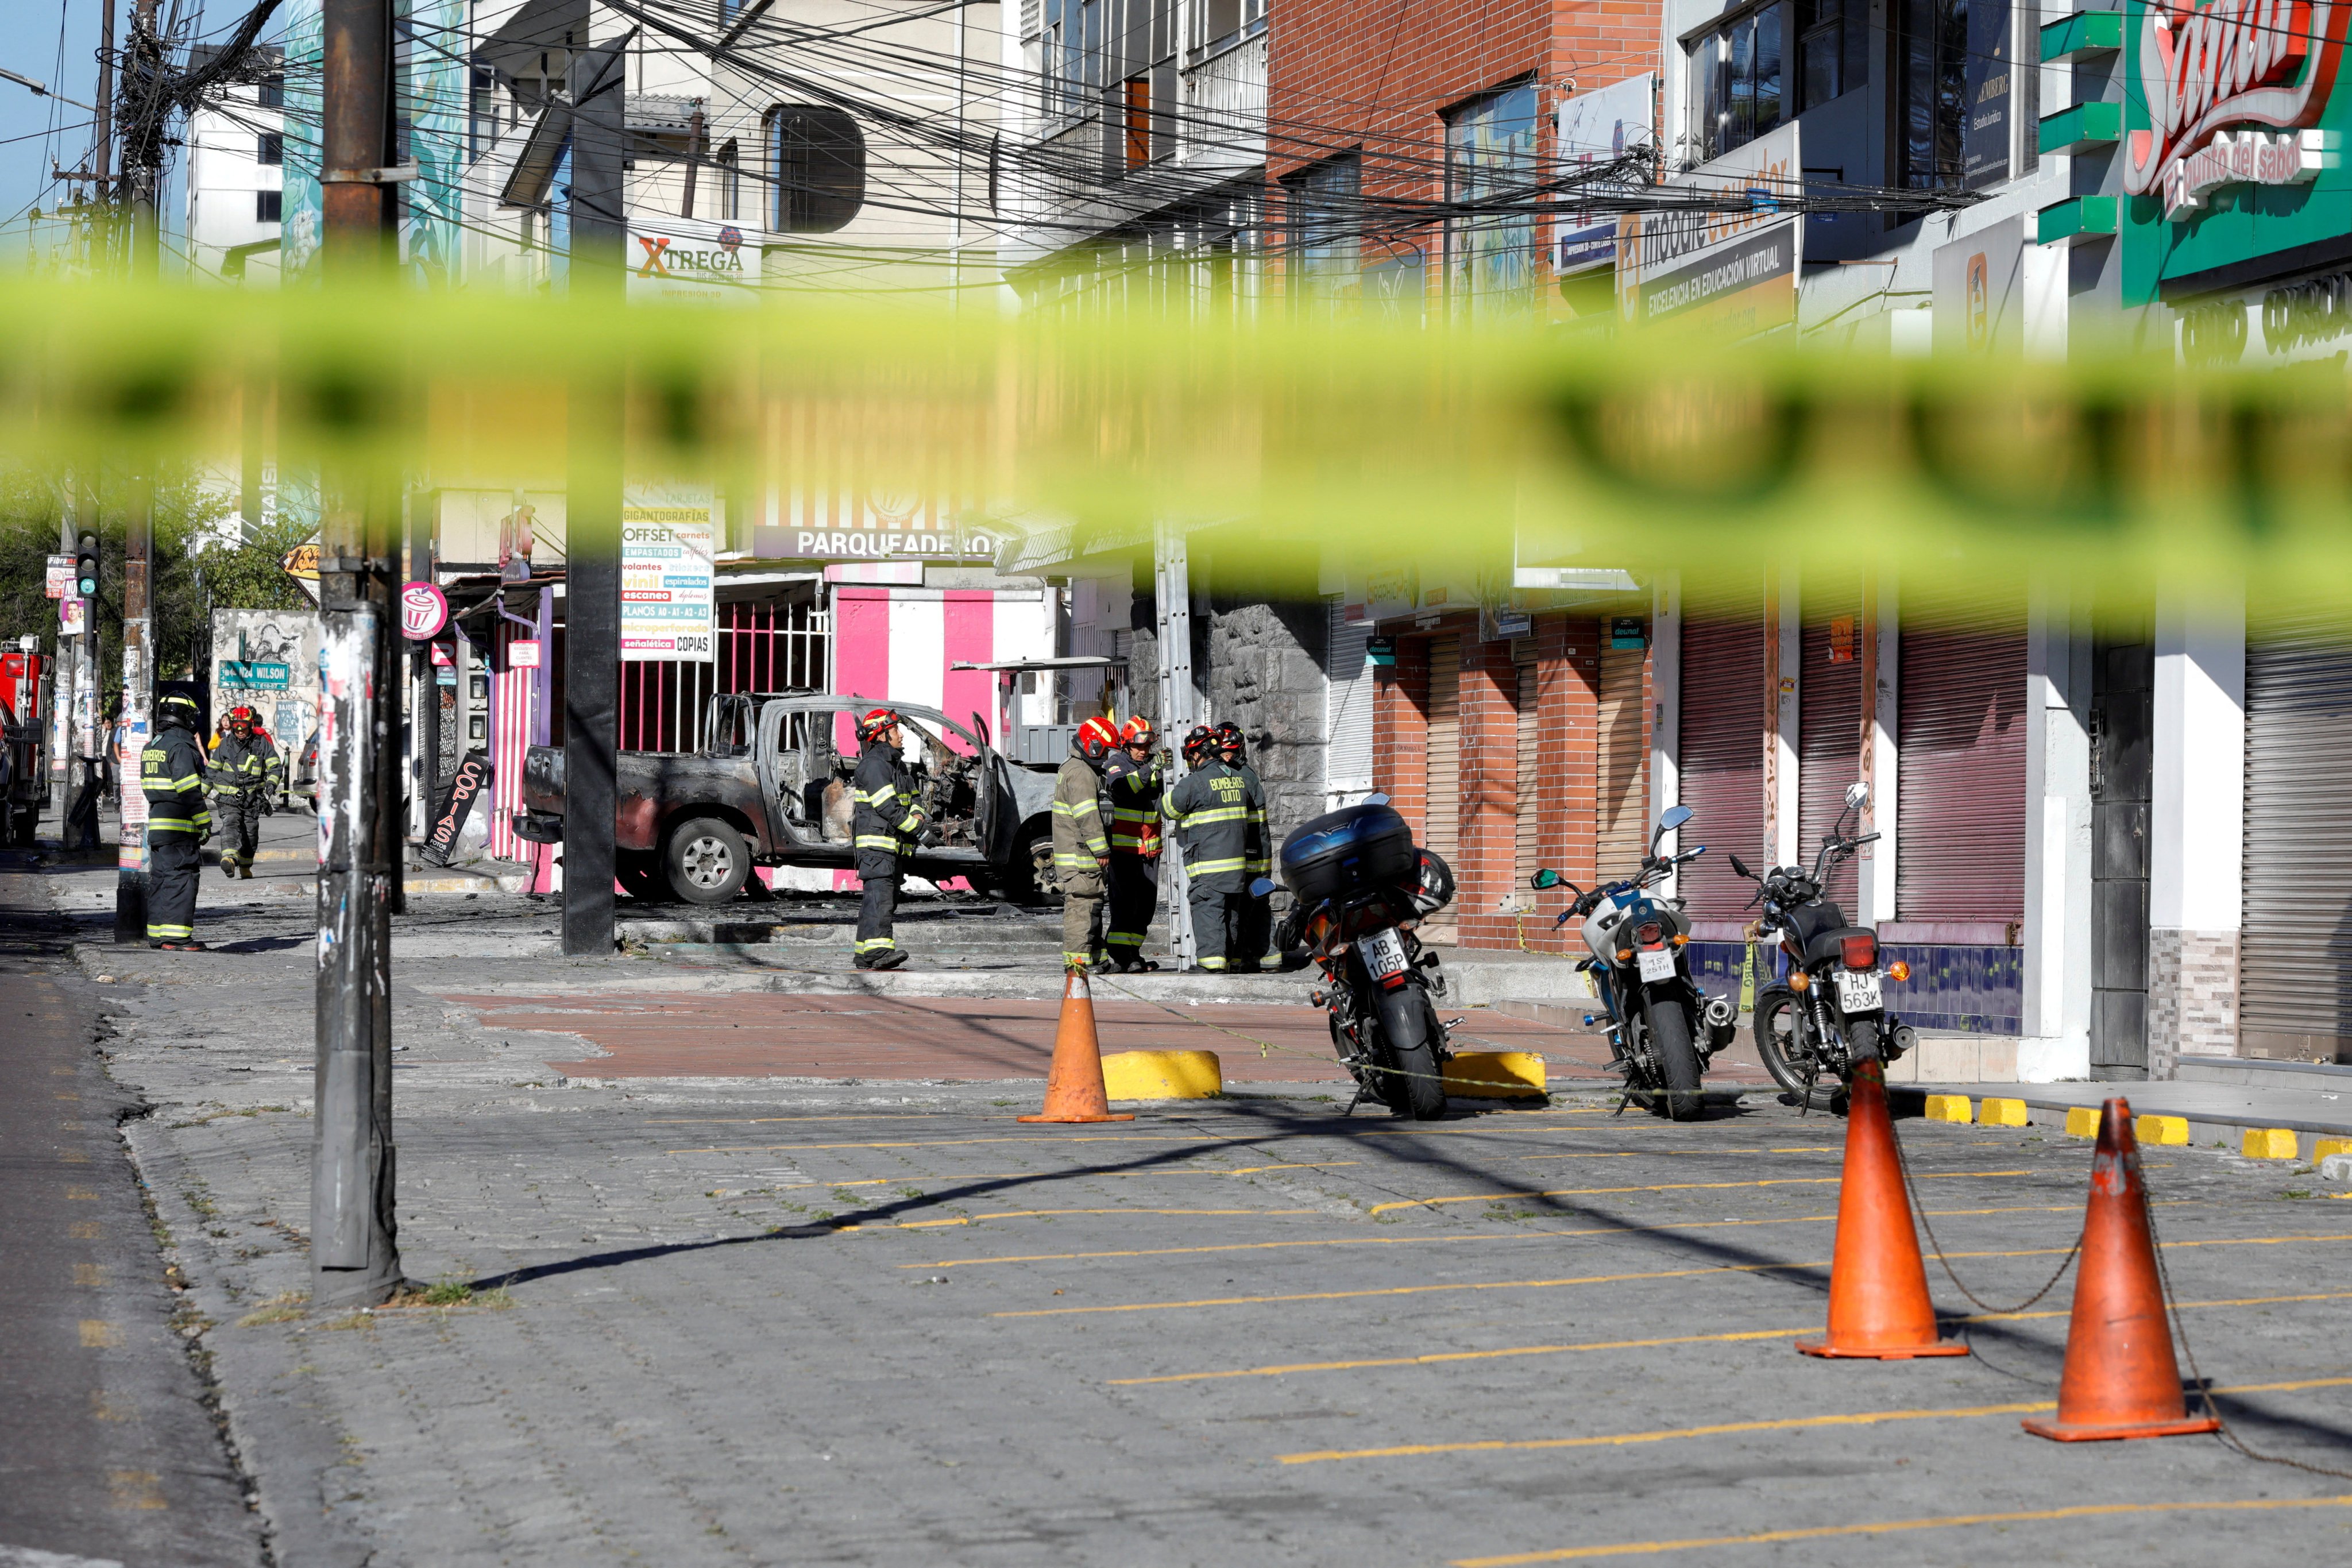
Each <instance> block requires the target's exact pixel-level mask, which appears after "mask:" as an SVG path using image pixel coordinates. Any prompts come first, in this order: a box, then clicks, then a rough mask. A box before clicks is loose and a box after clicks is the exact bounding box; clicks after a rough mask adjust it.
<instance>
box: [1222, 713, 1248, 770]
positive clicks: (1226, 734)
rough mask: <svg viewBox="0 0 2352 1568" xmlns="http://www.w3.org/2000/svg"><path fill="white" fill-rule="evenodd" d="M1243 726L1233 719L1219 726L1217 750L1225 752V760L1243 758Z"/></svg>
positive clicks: (1234, 761) (1237, 760)
mask: <svg viewBox="0 0 2352 1568" xmlns="http://www.w3.org/2000/svg"><path fill="white" fill-rule="evenodd" d="M1242 739H1243V737H1242V727H1241V726H1240V725H1239V724H1236V723H1234V721H1232V720H1231V719H1228V720H1226V721H1224V722H1223V723H1222V724H1220V725H1218V726H1217V750H1218V751H1220V752H1224V753H1225V761H1227V762H1229V763H1238V762H1240V761H1241V760H1242Z"/></svg>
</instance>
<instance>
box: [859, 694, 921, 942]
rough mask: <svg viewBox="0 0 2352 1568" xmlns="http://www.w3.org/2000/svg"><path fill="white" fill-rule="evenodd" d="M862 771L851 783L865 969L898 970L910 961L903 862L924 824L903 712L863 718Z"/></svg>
mask: <svg viewBox="0 0 2352 1568" xmlns="http://www.w3.org/2000/svg"><path fill="white" fill-rule="evenodd" d="M857 740H858V752H857V773H856V777H855V778H853V779H852V780H851V781H850V789H851V791H852V793H853V795H855V797H856V815H855V816H854V817H853V818H852V824H851V828H850V832H851V837H852V841H853V844H854V846H855V847H856V851H857V879H858V880H859V881H860V882H861V883H863V884H864V886H865V893H864V896H863V897H862V898H861V899H860V900H859V901H858V906H857V958H856V964H857V967H858V968H860V969H896V968H898V965H900V964H902V963H906V962H907V953H906V950H905V949H903V948H901V947H900V946H899V945H898V936H897V934H896V932H895V931H894V930H893V927H894V924H895V922H896V918H897V915H898V885H899V881H900V879H901V875H902V873H901V872H900V871H899V868H898V863H899V861H900V860H901V859H902V858H905V857H908V856H910V855H912V854H913V853H914V852H915V841H916V839H917V838H918V837H920V835H921V834H922V832H923V828H924V822H923V808H922V804H921V801H920V798H919V795H918V793H917V791H916V787H915V775H914V774H912V773H908V771H907V764H906V763H904V762H903V761H901V760H900V757H899V750H898V748H899V745H900V742H901V737H900V734H899V730H898V714H897V713H895V712H893V711H892V710H889V709H887V708H876V709H873V710H870V711H868V712H867V713H866V716H865V717H864V718H862V719H860V720H858V721H857Z"/></svg>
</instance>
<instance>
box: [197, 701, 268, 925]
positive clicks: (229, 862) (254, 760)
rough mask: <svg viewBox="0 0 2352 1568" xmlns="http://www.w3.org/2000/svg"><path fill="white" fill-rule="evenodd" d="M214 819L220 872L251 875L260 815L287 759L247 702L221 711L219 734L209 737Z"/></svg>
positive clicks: (230, 874)
mask: <svg viewBox="0 0 2352 1568" xmlns="http://www.w3.org/2000/svg"><path fill="white" fill-rule="evenodd" d="M207 776H208V779H209V782H210V783H211V784H212V791H213V825H214V826H215V827H216V828H217V829H218V830H219V832H220V836H221V875H222V876H224V877H242V878H244V879H246V880H247V881H248V882H249V881H251V880H252V879H253V858H254V856H255V855H257V853H259V851H260V847H261V819H262V818H263V817H265V816H268V815H269V813H270V811H271V809H272V808H273V806H274V805H275V803H276V801H277V799H278V791H279V790H281V789H283V788H284V787H285V785H286V759H285V758H283V757H281V756H279V755H278V746H277V743H276V742H273V741H272V740H270V738H269V736H268V732H266V731H263V730H262V728H261V726H260V723H259V721H257V719H256V718H255V716H254V711H253V710H252V709H250V708H247V707H244V706H242V705H240V706H238V707H236V708H232V709H230V710H228V711H227V712H226V713H224V714H222V715H221V734H220V738H219V739H218V740H216V741H215V742H213V755H212V765H211V769H210V772H209V773H208V775H207Z"/></svg>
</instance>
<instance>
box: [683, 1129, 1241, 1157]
mask: <svg viewBox="0 0 2352 1568" xmlns="http://www.w3.org/2000/svg"><path fill="white" fill-rule="evenodd" d="M1247 1142H1248V1141H1247V1140H1245V1139H1234V1138H1217V1137H1213V1136H1212V1135H1210V1134H1209V1133H1206V1132H1073V1133H1070V1134H1068V1135H1067V1136H1065V1137H1055V1136H1054V1135H1052V1134H1050V1133H1048V1134H1045V1135H1042V1136H1039V1137H1034V1138H1021V1137H1007V1138H924V1139H908V1140H905V1141H902V1142H891V1143H725V1144H718V1145H714V1146H713V1147H710V1148H708V1149H666V1150H664V1151H662V1152H664V1153H666V1154H784V1153H790V1152H792V1151H793V1150H795V1149H950V1148H955V1147H957V1146H959V1145H962V1144H969V1143H1213V1144H1225V1143H1241V1144H1242V1145H1243V1146H1244V1147H1246V1146H1247Z"/></svg>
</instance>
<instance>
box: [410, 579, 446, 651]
mask: <svg viewBox="0 0 2352 1568" xmlns="http://www.w3.org/2000/svg"><path fill="white" fill-rule="evenodd" d="M448 624H449V600H448V598H447V596H446V595H444V594H443V593H442V592H441V590H440V589H439V588H438V587H436V586H435V585H434V584H431V583H411V584H408V585H407V586H406V587H404V588H403V589H401V591H400V635H401V636H402V637H406V638H407V639H408V640H409V641H410V642H425V641H428V640H430V639H431V638H432V637H436V636H437V635H438V634H439V632H440V630H441V628H442V627H443V626H447V625H448Z"/></svg>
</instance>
